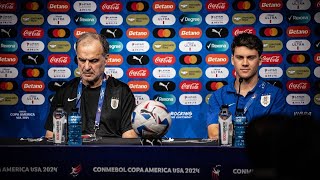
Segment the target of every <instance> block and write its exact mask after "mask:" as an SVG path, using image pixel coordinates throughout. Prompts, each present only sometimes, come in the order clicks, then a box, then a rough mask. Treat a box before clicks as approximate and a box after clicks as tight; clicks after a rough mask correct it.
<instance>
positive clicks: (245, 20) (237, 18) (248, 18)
mask: <svg viewBox="0 0 320 180" xmlns="http://www.w3.org/2000/svg"><path fill="white" fill-rule="evenodd" d="M232 22H233V23H234V24H237V25H251V24H254V23H255V22H256V16H255V15H254V14H252V13H236V14H234V15H233V16H232Z"/></svg>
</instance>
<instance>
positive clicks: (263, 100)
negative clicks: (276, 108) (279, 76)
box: [260, 94, 271, 107]
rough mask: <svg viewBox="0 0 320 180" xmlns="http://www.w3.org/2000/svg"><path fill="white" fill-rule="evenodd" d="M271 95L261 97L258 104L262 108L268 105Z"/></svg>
mask: <svg viewBox="0 0 320 180" xmlns="http://www.w3.org/2000/svg"><path fill="white" fill-rule="evenodd" d="M270 99H271V95H270V94H269V95H263V96H261V99H260V103H261V105H262V106H264V107H267V106H269V104H270Z"/></svg>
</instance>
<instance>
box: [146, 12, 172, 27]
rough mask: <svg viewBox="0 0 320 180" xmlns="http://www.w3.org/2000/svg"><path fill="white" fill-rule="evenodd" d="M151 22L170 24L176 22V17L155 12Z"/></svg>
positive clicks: (159, 24)
mask: <svg viewBox="0 0 320 180" xmlns="http://www.w3.org/2000/svg"><path fill="white" fill-rule="evenodd" d="M152 22H153V24H155V25H157V26H171V25H173V24H174V23H175V22H176V18H175V16H174V15H172V14H156V15H154V16H153V17H152Z"/></svg>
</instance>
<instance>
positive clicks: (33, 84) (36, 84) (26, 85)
mask: <svg viewBox="0 0 320 180" xmlns="http://www.w3.org/2000/svg"><path fill="white" fill-rule="evenodd" d="M21 88H22V89H23V91H25V92H41V91H43V90H44V88H45V84H44V83H43V82H42V81H23V82H22V84H21Z"/></svg>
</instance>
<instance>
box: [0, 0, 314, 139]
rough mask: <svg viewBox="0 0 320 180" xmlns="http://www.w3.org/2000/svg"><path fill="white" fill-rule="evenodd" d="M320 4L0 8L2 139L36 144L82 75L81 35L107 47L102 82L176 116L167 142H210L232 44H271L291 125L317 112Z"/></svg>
mask: <svg viewBox="0 0 320 180" xmlns="http://www.w3.org/2000/svg"><path fill="white" fill-rule="evenodd" d="M319 10H320V1H319V0H312V1H311V0H288V1H281V0H261V1H253V0H208V1H160V0H159V1H147V0H145V1H134V0H130V1H124V0H121V1H117V0H113V1H97V0H95V1H75V0H72V1H61V0H59V1H42V0H22V1H20V0H19V1H13V0H1V1H0V45H1V48H0V106H1V118H0V119H1V120H0V136H2V137H39V136H42V135H44V133H45V131H44V128H43V126H44V123H45V119H46V116H47V114H48V110H49V106H50V99H51V98H52V95H53V94H54V93H55V91H56V90H57V89H58V88H59V87H60V86H61V85H62V84H63V83H65V82H66V81H68V80H70V79H72V78H74V77H76V76H78V75H79V73H78V70H77V64H76V61H75V59H76V54H75V50H74V44H75V42H76V40H77V38H78V37H79V35H80V34H82V33H84V32H98V33H101V34H104V35H105V36H106V37H107V39H108V40H109V42H110V58H109V60H108V65H107V66H106V68H105V72H106V73H107V74H109V75H112V76H113V77H115V78H118V79H120V80H122V81H124V82H126V83H127V84H128V85H129V86H130V88H131V89H132V91H133V92H134V95H135V97H136V103H137V104H138V103H140V102H142V101H144V100H148V99H156V100H158V101H160V102H162V103H164V104H165V105H166V106H167V107H168V109H169V111H170V112H171V115H172V119H173V122H172V127H171V129H170V130H169V132H168V133H167V136H168V137H183V138H195V137H206V136H207V132H206V124H205V112H206V105H207V101H208V98H209V97H210V94H211V93H212V92H214V91H215V90H217V89H219V88H220V87H222V86H223V85H226V84H227V83H231V82H232V79H233V77H234V69H233V66H232V65H231V62H230V59H231V49H230V45H231V42H232V39H233V37H234V36H235V35H238V34H240V33H242V32H248V33H253V34H256V35H258V36H259V37H260V38H261V39H262V40H263V44H264V53H263V56H262V62H263V64H262V66H261V68H260V70H259V75H260V76H261V78H263V79H265V80H267V81H269V82H270V83H273V84H274V85H276V86H279V87H281V88H282V89H283V90H284V91H285V92H286V104H287V105H288V106H289V108H290V113H291V114H292V115H299V114H308V115H312V116H315V117H316V118H318V119H319V113H318V112H320V107H319V105H320V93H319V91H320V80H319V78H320V67H319V64H320V53H319V49H320V12H319Z"/></svg>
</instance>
